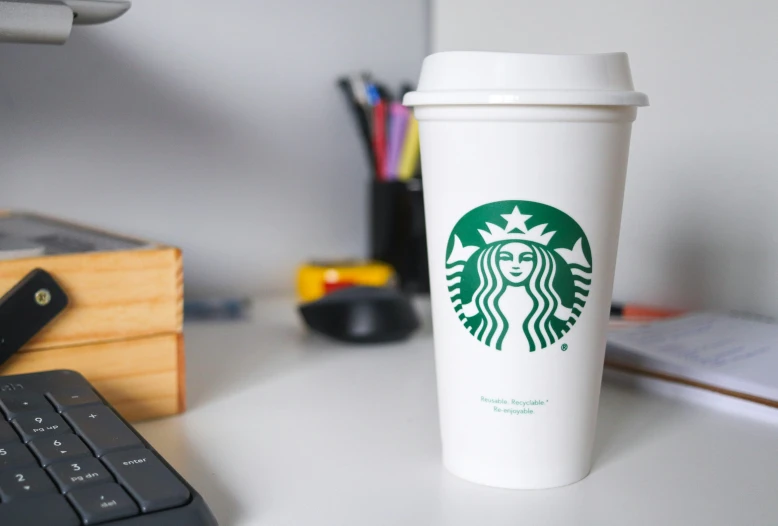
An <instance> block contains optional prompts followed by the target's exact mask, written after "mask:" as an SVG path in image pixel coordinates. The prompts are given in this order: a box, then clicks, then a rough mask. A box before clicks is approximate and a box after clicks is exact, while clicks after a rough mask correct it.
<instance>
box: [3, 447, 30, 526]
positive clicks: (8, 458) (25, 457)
mask: <svg viewBox="0 0 778 526" xmlns="http://www.w3.org/2000/svg"><path fill="white" fill-rule="evenodd" d="M37 465H38V462H36V461H35V457H34V456H32V453H30V450H29V449H27V446H25V445H24V444H22V443H21V442H17V443H15V444H14V443H11V444H4V445H2V446H0V471H5V470H6V469H15V468H22V467H25V466H37ZM0 524H2V522H0Z"/></svg>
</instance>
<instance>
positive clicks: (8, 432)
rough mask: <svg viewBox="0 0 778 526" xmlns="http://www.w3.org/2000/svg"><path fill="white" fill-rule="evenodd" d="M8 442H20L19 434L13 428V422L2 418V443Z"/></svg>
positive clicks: (0, 423)
mask: <svg viewBox="0 0 778 526" xmlns="http://www.w3.org/2000/svg"><path fill="white" fill-rule="evenodd" d="M8 442H19V435H17V434H16V431H14V430H13V428H12V427H11V424H9V423H8V422H3V421H2V420H0V444H7V443H8Z"/></svg>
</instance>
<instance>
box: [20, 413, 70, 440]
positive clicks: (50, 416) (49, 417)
mask: <svg viewBox="0 0 778 526" xmlns="http://www.w3.org/2000/svg"><path fill="white" fill-rule="evenodd" d="M12 423H13V425H14V427H15V428H16V430H17V431H18V432H19V434H20V435H22V440H24V441H25V442H29V441H30V440H32V439H33V438H39V437H45V436H54V435H61V434H63V433H70V432H71V431H70V427H69V426H68V425H67V424H66V423H65V421H64V420H62V417H61V416H59V415H58V414H57V413H54V412H51V413H36V414H32V415H23V416H20V417H19V418H17V419H15V420H13V421H12Z"/></svg>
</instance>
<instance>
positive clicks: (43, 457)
mask: <svg viewBox="0 0 778 526" xmlns="http://www.w3.org/2000/svg"><path fill="white" fill-rule="evenodd" d="M28 446H29V447H30V449H32V452H33V453H35V456H36V457H38V460H39V461H40V463H41V465H42V466H44V467H45V466H48V465H49V464H53V463H54V462H59V461H60V460H63V461H64V460H71V459H74V458H79V457H88V456H91V455H92V452H91V451H89V448H88V447H86V445H85V444H84V443H83V442H82V441H81V439H80V438H78V437H77V436H76V435H58V436H55V437H45V438H36V439H35V440H33V441H32V442H30V443H29V444H28Z"/></svg>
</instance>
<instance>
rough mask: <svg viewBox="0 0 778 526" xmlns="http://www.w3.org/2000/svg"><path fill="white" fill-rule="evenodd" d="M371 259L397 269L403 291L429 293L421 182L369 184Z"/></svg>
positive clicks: (414, 180) (377, 182)
mask: <svg viewBox="0 0 778 526" xmlns="http://www.w3.org/2000/svg"><path fill="white" fill-rule="evenodd" d="M370 256H371V257H372V258H373V259H375V260H378V261H384V262H386V263H389V264H390V265H392V266H393V267H394V268H395V270H397V274H398V276H399V280H400V287H401V288H402V290H404V291H406V292H416V293H419V292H420V293H428V292H429V290H430V278H429V268H428V266H427V232H426V229H425V226H424V194H423V191H422V181H421V179H410V180H407V181H373V182H372V183H371V206H370Z"/></svg>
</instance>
